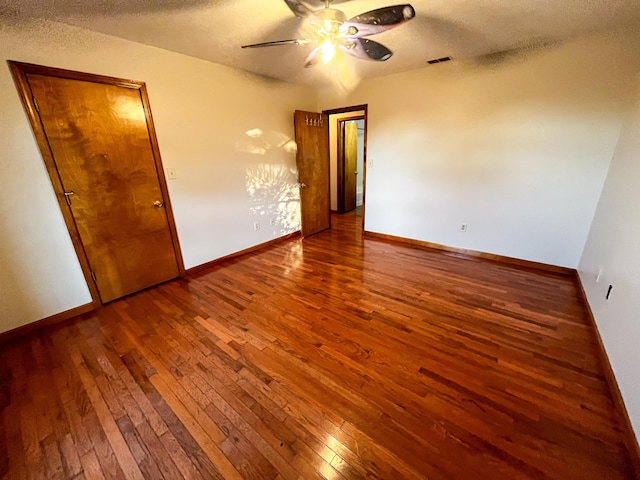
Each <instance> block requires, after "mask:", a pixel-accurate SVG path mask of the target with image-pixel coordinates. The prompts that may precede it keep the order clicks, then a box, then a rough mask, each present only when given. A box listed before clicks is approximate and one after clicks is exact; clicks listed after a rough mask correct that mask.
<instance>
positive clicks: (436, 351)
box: [0, 215, 633, 480]
mask: <svg viewBox="0 0 640 480" xmlns="http://www.w3.org/2000/svg"><path fill="white" fill-rule="evenodd" d="M360 220H361V219H360V218H359V217H357V216H355V215H342V216H334V218H333V225H334V228H333V231H331V232H324V233H321V234H319V235H317V236H314V237H311V238H308V239H305V240H300V239H296V240H289V241H287V242H285V243H282V244H279V245H277V246H274V247H270V248H269V249H266V250H263V251H259V252H256V253H252V254H249V255H247V256H244V257H241V258H238V259H234V260H230V261H228V262H226V263H224V264H221V265H219V266H217V267H214V268H211V269H209V270H205V271H202V272H199V273H198V274H197V276H195V275H193V276H190V277H188V278H186V279H184V280H178V281H173V282H170V283H167V284H164V285H161V286H159V287H156V288H154V289H150V290H147V291H144V292H141V293H139V294H136V295H133V296H130V297H127V298H126V299H123V300H119V301H116V302H113V303H111V304H109V305H107V306H106V307H105V308H103V309H101V310H99V311H98V312H95V313H93V314H85V315H84V316H82V317H80V318H79V319H77V320H75V321H71V322H69V323H66V324H64V325H62V326H60V327H58V328H55V329H46V330H43V331H40V332H38V333H34V334H31V335H29V336H26V337H23V338H21V339H18V340H14V341H12V342H10V343H8V344H5V345H2V346H0V349H1V350H0V408H1V409H2V410H1V411H2V413H1V415H0V428H1V429H2V430H1V431H0V477H2V478H3V479H26V478H73V479H81V478H85V479H101V478H121V479H136V478H151V479H159V478H167V479H170V478H205V479H238V478H247V479H313V478H327V479H343V478H344V479H364V478H380V479H402V478H407V479H424V478H429V479H466V478H472V479H474V480H480V479H492V480H496V479H527V478H532V479H533V478H535V479H538V478H556V479H605V478H611V479H614V478H615V479H620V478H633V476H632V475H633V474H632V470H631V464H630V461H629V458H628V456H627V453H626V451H625V449H624V447H623V443H622V434H621V432H620V431H619V429H618V426H617V423H616V419H615V416H614V413H613V410H612V404H611V399H610V395H609V391H608V389H607V386H606V383H605V381H604V378H603V369H602V367H601V365H600V364H599V360H598V356H597V354H596V350H595V348H596V346H595V345H596V341H595V336H594V332H593V331H591V330H590V328H589V326H588V323H587V317H586V311H585V306H584V305H583V304H582V303H581V300H580V297H579V294H578V287H577V284H576V282H575V279H573V278H570V277H566V276H561V275H557V274H552V273H546V272H539V271H532V270H527V269H525V268H518V267H513V266H506V265H501V264H498V263H494V262H491V261H486V260H480V259H464V258H459V257H456V256H455V255H451V254H446V253H443V252H436V251H426V250H420V249H414V248H409V247H407V246H401V245H394V244H391V243H385V242H381V241H377V240H369V239H367V240H365V241H363V239H362V235H361V233H360V230H359V227H357V225H356V224H357V222H358V221H360Z"/></svg>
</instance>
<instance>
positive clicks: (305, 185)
mask: <svg viewBox="0 0 640 480" xmlns="http://www.w3.org/2000/svg"><path fill="white" fill-rule="evenodd" d="M299 186H300V188H307V184H306V183H301V184H300V185H299Z"/></svg>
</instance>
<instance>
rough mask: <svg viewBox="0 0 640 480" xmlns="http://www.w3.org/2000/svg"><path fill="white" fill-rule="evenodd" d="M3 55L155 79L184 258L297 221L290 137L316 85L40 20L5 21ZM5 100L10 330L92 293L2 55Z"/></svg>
mask: <svg viewBox="0 0 640 480" xmlns="http://www.w3.org/2000/svg"><path fill="white" fill-rule="evenodd" d="M0 58H2V59H3V60H18V61H23V62H29V63H37V64H41V65H47V66H52V67H59V68H67V69H72V70H79V71H83V72H89V73H96V74H103V75H110V76H115V77H123V78H131V79H135V80H141V81H145V82H146V83H147V88H148V91H149V97H150V100H151V108H152V112H153V116H154V120H155V124H156V132H157V136H158V141H159V145H160V152H161V155H162V160H163V164H164V166H165V167H173V168H175V170H176V173H177V179H176V180H169V181H168V185H169V192H170V197H171V201H172V205H173V207H174V212H175V220H176V223H177V228H178V236H179V239H180V243H181V247H182V250H183V255H184V260H185V266H186V267H187V268H189V267H193V266H195V265H199V264H202V263H205V262H208V261H210V260H213V259H216V258H219V257H222V256H224V255H227V254H230V253H233V252H236V251H239V250H242V249H244V248H248V247H250V246H253V245H256V244H259V243H262V242H265V241H268V240H270V239H272V238H274V237H278V236H282V235H284V234H286V233H289V232H291V231H295V230H297V229H298V228H299V200H298V192H297V189H295V188H292V187H293V186H294V185H295V184H296V182H297V172H296V168H295V154H294V153H293V150H291V149H290V148H289V147H291V144H287V141H288V140H290V139H291V138H292V137H293V120H292V119H293V111H294V110H295V109H296V108H298V109H307V110H314V109H315V108H316V107H317V103H316V101H315V99H314V97H313V92H312V91H310V90H309V89H306V88H303V87H296V86H292V85H286V84H282V83H279V82H275V81H268V80H264V79H261V78H259V77H256V76H252V75H250V74H247V73H244V72H240V71H237V70H233V69H230V68H227V67H223V66H220V65H215V64H211V63H208V62H205V61H201V60H197V59H194V58H190V57H187V56H184V55H178V54H175V53H171V52H168V51H165V50H162V49H158V48H154V47H149V46H145V45H141V44H137V43H133V42H129V41H125V40H121V39H117V38H114V37H109V36H106V35H102V34H97V33H93V32H89V31H86V30H83V29H79V28H76V27H71V26H68V25H63V24H58V23H48V22H42V21H33V22H28V23H23V24H19V25H8V24H0ZM309 99H311V100H309ZM0 105H1V106H2V107H1V109H0V145H2V149H0V168H1V169H2V172H3V175H2V176H1V177H0V245H2V248H1V250H0V332H2V331H7V330H10V329H12V328H16V327H18V326H21V325H24V324H26V323H29V322H33V321H36V320H39V319H42V318H45V317H47V316H50V315H53V314H56V313H59V312H61V311H65V310H68V309H71V308H74V307H76V306H79V305H82V304H85V303H88V302H90V300H91V298H90V296H89V292H88V289H87V287H86V284H85V281H84V278H83V276H82V272H81V270H80V266H79V264H78V260H77V258H76V255H75V252H74V250H73V247H72V244H71V241H70V238H69V235H68V232H67V230H66V227H65V224H64V221H63V219H62V215H61V213H60V210H59V208H58V205H57V202H56V199H55V196H54V193H53V190H52V187H51V184H50V182H49V178H48V176H47V173H46V170H45V168H44V165H43V162H42V158H41V156H40V153H39V150H38V148H37V144H36V142H35V139H34V137H33V134H32V131H31V128H30V126H29V124H28V122H27V117H26V115H25V113H24V111H23V108H22V106H21V104H20V102H19V98H18V95H17V92H16V88H15V86H14V84H13V80H12V79H11V76H10V73H9V69H8V67H7V66H6V64H4V65H0ZM252 129H260V130H261V131H262V132H263V133H262V135H261V136H257V137H256V136H255V134H254V137H253V138H252V137H249V136H247V135H246V134H245V132H247V131H250V130H252ZM271 218H275V219H276V225H275V226H273V227H272V226H270V219H271ZM256 220H259V221H260V222H261V229H260V230H259V231H258V232H254V230H253V222H254V221H256Z"/></svg>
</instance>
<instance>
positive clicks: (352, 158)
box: [340, 121, 358, 212]
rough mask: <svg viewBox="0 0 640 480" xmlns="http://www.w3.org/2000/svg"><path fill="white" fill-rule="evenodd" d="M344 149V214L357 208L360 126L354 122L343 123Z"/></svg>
mask: <svg viewBox="0 0 640 480" xmlns="http://www.w3.org/2000/svg"><path fill="white" fill-rule="evenodd" d="M340 125H341V131H342V147H343V149H344V150H343V159H344V162H343V168H344V171H343V176H342V178H343V179H344V191H343V200H342V205H343V212H350V211H351V210H353V209H354V208H356V187H357V182H356V180H357V175H358V125H357V124H356V123H355V122H354V121H341V122H340Z"/></svg>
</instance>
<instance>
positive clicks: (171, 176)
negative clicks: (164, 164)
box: [167, 168, 177, 180]
mask: <svg viewBox="0 0 640 480" xmlns="http://www.w3.org/2000/svg"><path fill="white" fill-rule="evenodd" d="M167 177H168V178H169V180H175V179H176V178H177V177H176V169H175V168H167Z"/></svg>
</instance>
